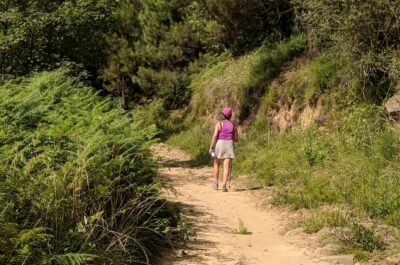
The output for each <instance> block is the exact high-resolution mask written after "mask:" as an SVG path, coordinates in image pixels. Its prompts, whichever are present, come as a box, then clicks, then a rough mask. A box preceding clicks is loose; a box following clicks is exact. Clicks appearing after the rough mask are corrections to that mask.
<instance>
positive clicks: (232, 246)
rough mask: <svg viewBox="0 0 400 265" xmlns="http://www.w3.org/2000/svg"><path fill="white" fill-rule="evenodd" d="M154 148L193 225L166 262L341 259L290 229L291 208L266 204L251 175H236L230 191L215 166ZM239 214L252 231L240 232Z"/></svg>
mask: <svg viewBox="0 0 400 265" xmlns="http://www.w3.org/2000/svg"><path fill="white" fill-rule="evenodd" d="M152 149H153V152H154V155H155V157H156V158H157V160H158V161H159V163H160V164H161V165H162V168H161V169H160V174H159V178H160V180H161V182H162V183H163V185H164V186H165V187H166V188H165V192H164V193H165V196H166V197H167V199H168V200H170V201H173V202H174V203H177V204H179V205H180V207H181V209H182V212H183V214H184V216H185V219H187V222H188V223H189V226H190V229H192V230H193V231H194V235H193V236H192V237H191V239H190V240H189V241H188V243H187V246H186V247H185V249H181V250H176V251H174V252H173V253H170V255H167V257H166V259H165V261H164V262H163V264H174V265H192V264H193V265H194V264H196V265H202V264H224V265H225V264H232V265H253V264H254V265H256V264H257V265H258V264H260V265H261V264H262V265H264V264H269V265H275V264H276V265H278V264H279V265H283V264H285V265H301V264H302V265H309V264H319V265H322V264H338V262H337V261H335V260H331V259H329V261H327V260H326V259H323V258H321V257H318V256H317V255H316V254H315V249H316V248H317V244H318V243H317V242H316V240H315V238H314V237H313V236H312V235H307V234H305V233H302V232H301V229H294V230H291V231H289V232H287V227H288V223H289V222H288V220H287V218H288V216H289V215H290V213H289V214H288V212H285V211H282V210H281V209H279V208H275V207H271V206H270V207H262V202H263V201H264V198H265V191H264V190H263V189H262V188H261V187H258V186H256V185H254V183H252V182H251V181H250V179H249V178H246V177H245V176H239V177H237V178H235V177H234V176H233V180H232V184H231V188H230V189H229V191H228V192H222V191H221V189H218V190H213V189H211V183H212V181H213V178H212V168H211V167H209V166H202V167H198V166H196V165H195V163H194V162H193V161H191V159H190V157H189V156H188V155H187V154H186V153H184V152H183V151H181V150H178V149H174V148H171V147H167V146H166V145H164V144H157V145H155V146H153V148H152ZM221 169H222V168H221ZM233 175H234V174H233ZM220 185H221V184H220ZM239 220H241V221H242V222H243V224H244V226H245V227H246V229H247V230H248V232H249V234H240V233H237V231H238V230H239ZM235 231H236V232H235Z"/></svg>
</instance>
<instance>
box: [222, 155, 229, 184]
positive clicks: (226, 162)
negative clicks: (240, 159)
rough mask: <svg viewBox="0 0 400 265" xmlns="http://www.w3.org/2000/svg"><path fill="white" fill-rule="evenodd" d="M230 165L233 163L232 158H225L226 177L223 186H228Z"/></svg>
mask: <svg viewBox="0 0 400 265" xmlns="http://www.w3.org/2000/svg"><path fill="white" fill-rule="evenodd" d="M230 165H231V159H230V158H225V160H224V179H223V184H222V185H223V187H225V188H226V183H227V182H228V178H229V174H230V173H231V172H230V169H231V168H230Z"/></svg>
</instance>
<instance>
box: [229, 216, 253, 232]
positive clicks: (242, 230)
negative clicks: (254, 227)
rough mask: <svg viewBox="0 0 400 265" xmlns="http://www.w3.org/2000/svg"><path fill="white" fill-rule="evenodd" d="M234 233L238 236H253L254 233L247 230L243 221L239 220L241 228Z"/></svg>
mask: <svg viewBox="0 0 400 265" xmlns="http://www.w3.org/2000/svg"><path fill="white" fill-rule="evenodd" d="M232 233H234V234H237V235H251V234H252V233H251V232H249V230H247V227H246V225H245V224H244V222H243V220H242V219H240V218H239V227H238V228H237V229H235V230H233V231H232Z"/></svg>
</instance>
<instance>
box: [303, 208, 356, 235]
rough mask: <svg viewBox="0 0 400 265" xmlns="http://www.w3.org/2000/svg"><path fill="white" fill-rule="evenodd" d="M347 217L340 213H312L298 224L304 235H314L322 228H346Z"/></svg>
mask: <svg viewBox="0 0 400 265" xmlns="http://www.w3.org/2000/svg"><path fill="white" fill-rule="evenodd" d="M348 224H349V220H348V219H347V217H346V216H345V215H344V214H343V213H342V212H340V211H328V212H325V211H313V212H312V214H311V216H310V217H308V218H306V219H305V220H303V221H301V222H300V225H301V226H302V227H303V228H304V231H305V232H306V233H315V232H318V231H319V230H321V229H322V228H324V227H331V228H334V227H346V226H347V225H348Z"/></svg>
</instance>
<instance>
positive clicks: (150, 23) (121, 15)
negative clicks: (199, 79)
mask: <svg viewBox="0 0 400 265" xmlns="http://www.w3.org/2000/svg"><path fill="white" fill-rule="evenodd" d="M115 18H116V21H117V25H118V26H117V28H118V29H119V30H118V31H117V32H115V33H114V34H112V35H110V36H109V38H108V43H109V52H108V53H109V59H108V63H107V66H106V67H104V69H103V70H102V75H101V77H102V79H103V82H104V83H105V86H106V88H107V89H108V90H109V91H111V92H113V93H116V94H119V95H120V94H122V92H123V93H125V94H127V95H128V96H129V97H134V96H135V94H136V96H137V97H140V96H144V97H145V98H154V97H155V98H161V99H162V100H163V104H164V105H165V107H166V108H167V109H177V108H179V107H182V106H183V105H185V104H186V103H187V101H188V99H189V98H190V90H189V89H188V88H187V86H188V84H189V82H190V81H189V80H190V79H189V76H190V75H191V74H192V72H193V71H196V70H197V69H196V67H193V66H195V65H196V62H200V64H201V61H202V58H205V57H204V56H203V54H205V53H207V52H211V51H217V50H218V49H219V48H218V47H219V44H218V43H217V41H216V40H214V37H213V36H214V35H215V31H216V29H217V28H218V27H217V25H216V24H215V23H214V22H213V21H211V20H210V19H209V15H208V14H207V12H206V10H205V9H204V8H202V7H201V5H199V4H198V3H197V1H189V0H175V1H167V0H158V1H150V0H140V1H126V0H123V1H120V2H119V4H118V7H117V11H116V17H115ZM127 20H128V21H130V23H127Z"/></svg>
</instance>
